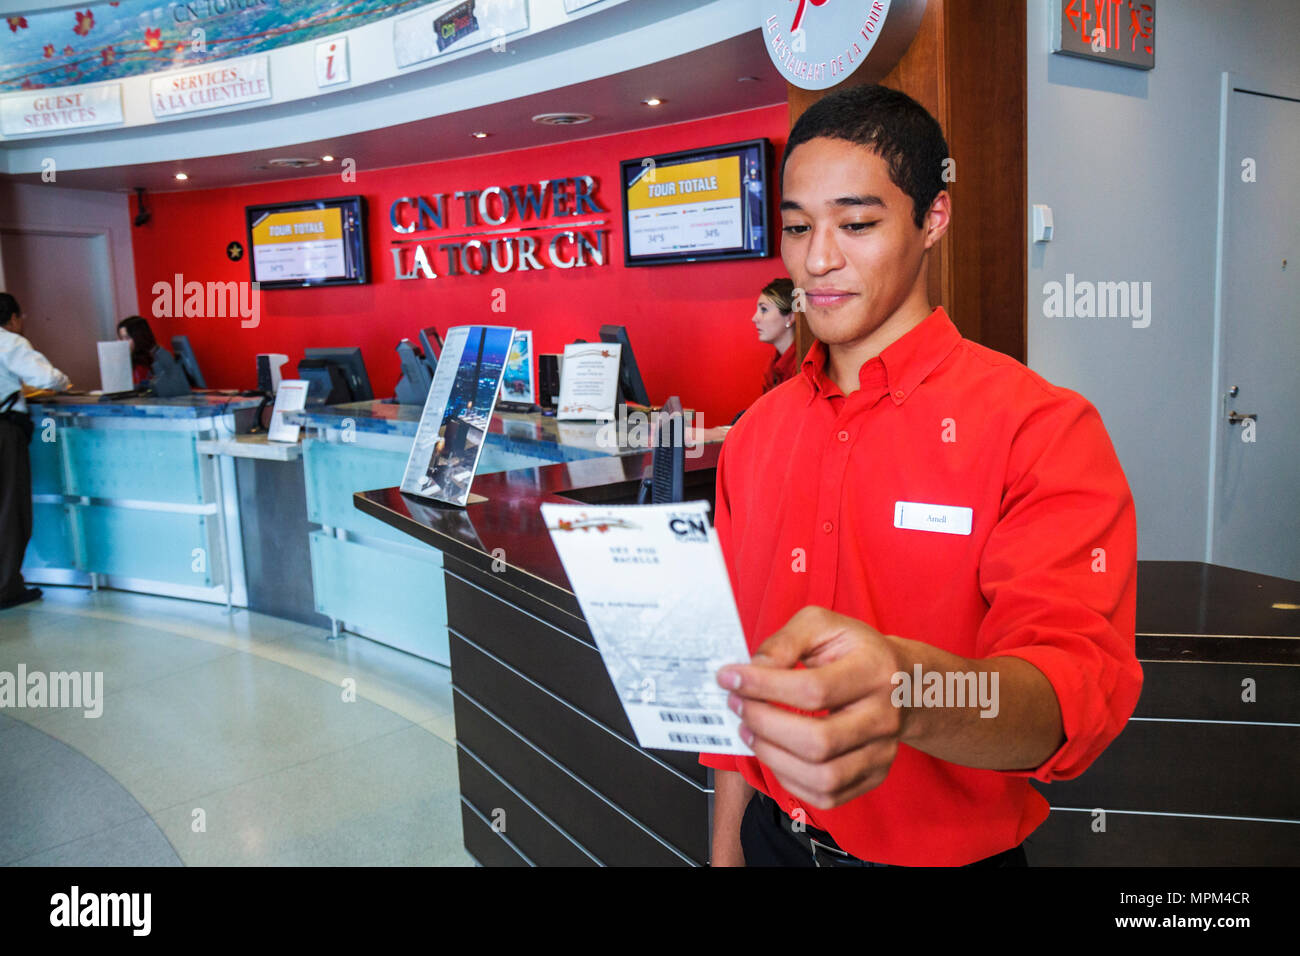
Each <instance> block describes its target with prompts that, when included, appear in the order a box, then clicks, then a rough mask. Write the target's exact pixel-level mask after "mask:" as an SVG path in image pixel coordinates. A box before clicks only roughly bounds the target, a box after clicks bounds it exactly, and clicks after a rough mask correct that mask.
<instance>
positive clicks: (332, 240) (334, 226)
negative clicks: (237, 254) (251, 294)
mask: <svg viewBox="0 0 1300 956" xmlns="http://www.w3.org/2000/svg"><path fill="white" fill-rule="evenodd" d="M244 215H245V218H246V221H247V224H248V268H249V270H250V272H251V273H252V277H253V281H254V282H257V283H259V284H260V285H261V288H263V289H300V288H303V287H306V286H321V285H360V284H362V283H364V282H366V281H367V265H368V258H367V255H366V204H365V200H364V199H363V198H362V197H361V196H338V197H335V198H333V199H310V200H306V201H304V202H286V203H270V204H268V205H262V206H248V207H246V208H245V210H244Z"/></svg>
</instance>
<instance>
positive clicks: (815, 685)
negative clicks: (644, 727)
mask: <svg viewBox="0 0 1300 956" xmlns="http://www.w3.org/2000/svg"><path fill="white" fill-rule="evenodd" d="M947 157H948V148H947V144H946V143H945V142H944V139H943V133H942V131H941V130H940V128H939V124H938V123H937V122H936V121H935V120H934V118H933V117H931V116H930V115H929V114H928V113H927V112H926V111H925V110H924V108H923V107H921V106H920V105H919V104H917V103H916V102H914V101H913V100H911V99H910V98H908V97H907V96H905V95H903V94H902V93H899V92H896V91H893V90H889V89H885V88H883V87H858V88H854V89H850V90H846V91H842V92H840V93H836V94H832V95H831V96H828V97H826V98H825V99H822V100H820V101H819V102H817V103H816V104H814V105H813V106H812V107H811V108H810V109H809V110H808V111H807V112H806V113H804V114H803V116H801V117H800V119H799V121H798V122H797V123H796V124H795V127H794V129H792V130H791V132H790V139H789V142H788V144H787V146H786V151H785V158H784V161H783V166H782V179H783V188H782V197H783V200H782V203H781V214H782V221H783V222H782V227H783V233H782V241H781V255H782V258H783V259H784V261H785V265H786V268H787V270H788V271H789V274H790V276H791V278H792V279H793V280H794V282H795V285H796V287H797V289H796V295H797V296H798V294H799V293H800V292H802V298H803V300H804V301H803V303H802V306H803V309H804V312H805V314H806V315H807V318H808V324H809V326H810V327H811V329H812V331H813V334H814V335H815V336H816V337H817V340H818V341H817V342H815V343H814V345H813V347H812V348H811V350H810V351H809V353H808V355H807V357H806V358H805V359H804V361H803V365H802V368H801V369H800V374H798V375H796V376H795V377H794V378H793V379H791V380H790V381H788V382H786V383H784V384H782V385H780V386H778V387H777V388H775V389H773V390H772V391H771V392H768V393H767V394H766V395H764V396H763V397H762V398H760V399H759V400H758V401H757V402H756V403H755V404H754V405H753V406H752V407H751V408H750V410H749V411H748V412H747V413H746V414H745V415H744V417H743V418H741V420H740V422H739V423H738V424H737V425H736V426H735V427H734V428H733V429H732V430H731V432H730V434H729V435H728V436H727V440H726V442H725V444H724V445H723V448H722V452H721V454H720V457H719V460H718V487H717V510H716V527H717V531H718V536H719V539H720V541H721V543H722V548H723V552H724V554H725V555H726V558H727V565H728V568H729V570H730V574H731V582H732V587H733V590H734V591H735V595H736V601H737V605H738V608H739V611H740V617H741V622H742V624H743V626H744V630H745V635H746V638H747V640H748V643H749V646H750V650H751V651H752V652H754V656H753V659H752V660H751V662H750V663H749V664H747V665H736V666H730V667H726V668H723V669H722V670H721V671H719V674H718V682H719V684H721V685H722V686H723V687H726V688H728V689H730V690H732V691H733V693H732V694H731V696H730V703H731V706H732V708H733V709H734V710H735V711H736V712H737V713H738V714H739V715H740V717H741V721H742V727H741V733H742V736H743V737H744V738H745V739H746V741H747V742H748V743H750V745H751V747H752V748H753V751H754V757H735V756H727V755H720V754H702V755H701V757H700V760H701V762H702V763H704V764H705V765H707V766H710V767H713V768H714V769H715V800H714V831H713V863H714V865H743V864H744V863H746V862H748V863H749V864H750V865H756V864H760V865H761V864H777V865H781V864H785V865H803V866H811V865H818V864H820V865H825V864H828V863H829V864H833V865H863V864H864V862H865V863H869V864H877V865H879V864H887V865H903V866H926V865H939V866H956V865H969V864H975V863H982V864H986V865H1024V863H1025V856H1024V851H1023V849H1022V848H1021V846H1020V845H1021V843H1022V841H1023V840H1024V838H1025V837H1026V836H1027V835H1028V834H1029V833H1031V832H1032V831H1033V830H1034V829H1035V828H1036V827H1037V826H1038V825H1039V824H1040V823H1042V822H1043V820H1044V819H1045V818H1046V816H1047V812H1048V805H1047V802H1046V800H1044V799H1043V797H1042V796H1041V795H1040V794H1038V793H1037V792H1036V791H1035V790H1034V789H1033V787H1031V786H1030V784H1029V779H1030V778H1034V779H1037V780H1042V781H1051V780H1059V779H1068V778H1071V777H1075V776H1077V775H1078V774H1080V773H1082V772H1083V771H1084V770H1085V769H1086V768H1087V767H1088V765H1089V764H1090V763H1092V761H1093V760H1095V759H1096V757H1097V756H1098V755H1099V754H1100V753H1101V752H1102V750H1104V749H1105V747H1106V746H1107V745H1109V743H1110V742H1111V741H1112V740H1113V739H1114V738H1115V737H1116V735H1118V733H1119V732H1120V730H1121V729H1122V728H1123V727H1124V724H1125V723H1126V722H1127V720H1128V718H1129V716H1130V715H1131V714H1132V712H1133V708H1134V706H1135V705H1136V703H1137V699H1138V694H1139V692H1140V690H1141V687H1142V670H1141V667H1140V666H1139V664H1138V662H1137V659H1136V656H1135V653H1134V606H1135V594H1136V591H1135V579H1136V558H1137V544H1136V522H1135V517H1134V511H1133V499H1132V495H1131V494H1130V492H1129V488H1128V483H1127V481H1126V480H1125V478H1124V473H1123V471H1122V470H1121V468H1120V465H1119V461H1118V460H1117V458H1116V456H1115V452H1114V449H1113V448H1112V446H1111V442H1110V439H1109V437H1108V436H1107V434H1106V430H1105V427H1104V426H1103V425H1102V422H1101V418H1100V417H1099V415H1098V414H1097V411H1096V410H1095V409H1094V408H1093V407H1092V405H1091V404H1089V402H1087V401H1086V400H1085V399H1084V398H1082V397H1081V396H1080V395H1078V394H1076V393H1075V392H1071V391H1069V390H1067V389H1064V388H1059V387H1057V386H1054V385H1052V384H1051V383H1049V382H1047V381H1045V380H1044V379H1042V378H1041V377H1039V376H1038V375H1037V374H1035V373H1034V372H1032V371H1030V370H1029V369H1028V368H1026V367H1025V366H1023V365H1021V364H1020V363H1019V362H1016V361H1015V360H1013V359H1011V358H1009V357H1007V356H1005V355H1003V354H1001V353H998V352H994V351H992V350H990V349H986V348H984V347H982V346H980V345H977V344H975V343H974V342H970V341H968V340H965V339H963V338H962V337H961V334H960V333H959V332H958V331H957V329H956V327H955V326H954V325H953V324H952V322H951V320H949V318H948V316H947V315H946V314H945V313H944V311H943V309H942V308H934V309H932V308H931V307H930V304H929V302H928V299H927V296H926V270H927V266H928V260H929V250H930V249H931V248H932V247H933V246H934V244H935V243H936V242H938V240H939V238H940V237H941V236H942V235H943V234H944V232H945V230H946V229H947V227H948V221H949V216H950V203H949V196H948V193H947V191H946V190H945V188H944V181H943V176H942V172H943V170H944V169H946V168H948V167H947V163H946V162H945V160H946V159H947Z"/></svg>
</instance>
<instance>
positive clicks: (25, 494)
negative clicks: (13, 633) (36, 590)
mask: <svg viewBox="0 0 1300 956" xmlns="http://www.w3.org/2000/svg"><path fill="white" fill-rule="evenodd" d="M31 537H32V463H31V455H30V453H29V451H28V448H27V431H26V430H25V429H24V428H23V427H22V426H21V425H19V424H18V423H17V422H15V421H13V420H12V419H10V418H7V417H5V416H3V415H0V601H7V600H9V599H10V598H14V597H17V596H18V595H19V594H21V593H22V592H23V588H25V587H26V584H25V583H24V581H23V573H22V567H23V555H24V554H26V553H27V542H28V541H30V540H31Z"/></svg>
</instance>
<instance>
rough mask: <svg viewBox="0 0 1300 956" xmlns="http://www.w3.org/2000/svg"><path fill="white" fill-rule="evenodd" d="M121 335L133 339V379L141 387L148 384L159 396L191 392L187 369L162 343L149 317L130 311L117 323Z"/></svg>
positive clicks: (118, 333) (122, 337)
mask: <svg viewBox="0 0 1300 956" xmlns="http://www.w3.org/2000/svg"><path fill="white" fill-rule="evenodd" d="M117 337H118V338H119V339H125V340H127V341H129V342H130V343H131V379H132V383H133V384H134V385H135V386H136V387H137V388H139V387H140V386H147V387H148V388H149V390H150V393H151V394H154V395H157V396H158V397H159V398H175V397H176V396H179V395H188V394H189V393H190V383H189V378H188V377H187V376H186V374H185V370H184V369H182V368H181V366H180V363H179V362H177V361H176V359H175V358H174V357H173V356H172V353H171V352H168V351H167V350H166V349H165V348H162V347H161V346H160V345H159V344H158V340H157V339H156V338H154V334H153V329H152V328H150V327H149V320H148V319H145V318H142V317H141V316H138V315H128V316H127V317H126V318H125V319H123V320H122V321H121V322H119V323H117Z"/></svg>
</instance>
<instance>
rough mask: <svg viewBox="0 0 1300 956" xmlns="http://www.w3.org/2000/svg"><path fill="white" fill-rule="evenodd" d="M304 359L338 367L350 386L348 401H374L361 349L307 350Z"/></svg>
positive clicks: (304, 352)
mask: <svg viewBox="0 0 1300 956" xmlns="http://www.w3.org/2000/svg"><path fill="white" fill-rule="evenodd" d="M303 358H304V359H314V360H317V361H324V362H327V363H328V364H330V365H334V366H337V367H338V368H339V369H340V370H341V371H342V372H343V377H344V379H345V380H346V381H347V384H348V391H349V392H351V395H350V396H349V398H348V401H352V402H369V401H373V400H374V397H375V393H374V390H373V389H371V387H370V376H369V375H367V374H366V363H365V360H364V359H363V358H362V357H361V349H359V348H356V347H352V348H332V349H305V350H304V351H303Z"/></svg>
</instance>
